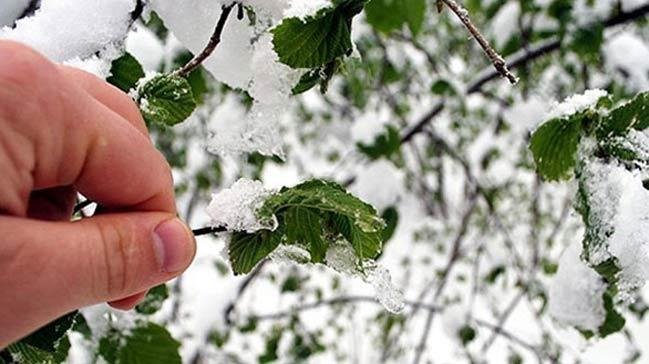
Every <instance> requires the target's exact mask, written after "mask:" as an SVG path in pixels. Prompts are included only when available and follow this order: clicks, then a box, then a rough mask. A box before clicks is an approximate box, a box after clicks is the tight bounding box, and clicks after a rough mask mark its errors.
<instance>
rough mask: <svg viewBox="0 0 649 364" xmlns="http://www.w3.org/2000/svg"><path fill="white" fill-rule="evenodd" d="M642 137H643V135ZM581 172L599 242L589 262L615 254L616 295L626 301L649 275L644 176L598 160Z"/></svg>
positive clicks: (648, 219)
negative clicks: (616, 271)
mask: <svg viewBox="0 0 649 364" xmlns="http://www.w3.org/2000/svg"><path fill="white" fill-rule="evenodd" d="M638 134H642V133H639V132H638ZM642 135H643V134H642ZM637 138H638V137H636V139H637ZM642 138H644V139H641V140H644V141H646V136H644V135H643V136H642ZM646 147H647V145H644V148H645V150H646ZM584 176H585V178H586V186H587V192H588V196H589V202H590V208H591V209H590V216H589V217H590V222H589V224H590V225H591V226H594V227H597V230H596V231H595V236H596V240H597V241H598V242H599V243H598V244H596V245H594V246H593V247H592V248H591V254H590V257H589V263H590V264H591V265H597V264H599V263H602V262H604V261H606V260H607V259H609V258H611V257H614V258H617V264H618V266H619V267H620V268H621V272H620V273H619V277H618V278H619V281H618V288H619V289H620V295H619V297H618V298H619V299H620V300H622V301H629V300H630V299H631V298H632V293H633V292H634V290H636V289H637V288H639V287H642V285H644V283H645V282H646V281H647V280H648V279H649V238H647V234H646V232H647V231H648V229H649V191H647V190H646V189H645V188H644V187H643V184H642V182H643V178H644V177H643V176H642V175H641V174H639V173H638V172H631V171H628V170H627V169H626V168H625V167H624V166H621V165H616V164H604V163H602V162H590V163H588V165H587V167H586V168H585V170H584Z"/></svg>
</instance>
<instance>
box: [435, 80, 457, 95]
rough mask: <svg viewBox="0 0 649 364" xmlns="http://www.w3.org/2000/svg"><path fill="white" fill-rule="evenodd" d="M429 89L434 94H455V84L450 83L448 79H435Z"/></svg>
mask: <svg viewBox="0 0 649 364" xmlns="http://www.w3.org/2000/svg"><path fill="white" fill-rule="evenodd" d="M430 91H431V92H432V93H433V94H435V95H440V96H455V95H457V90H456V89H455V86H453V84H451V83H450V82H449V81H447V80H444V79H440V80H437V81H435V83H433V85H432V86H431V87H430Z"/></svg>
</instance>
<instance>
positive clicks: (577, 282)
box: [548, 244, 606, 332]
mask: <svg viewBox="0 0 649 364" xmlns="http://www.w3.org/2000/svg"><path fill="white" fill-rule="evenodd" d="M579 250H580V249H579V245H578V244H573V245H571V246H569V247H568V249H566V251H564V252H563V254H562V255H561V259H559V270H558V271H557V274H556V275H555V276H554V277H553V278H552V282H551V283H550V291H549V303H548V304H549V306H548V308H549V312H550V315H551V316H552V317H553V318H554V319H555V320H557V321H558V322H559V323H561V324H563V325H570V326H575V327H577V328H579V329H581V330H584V331H592V332H597V330H598V328H599V327H600V326H601V325H602V323H603V322H604V320H605V317H606V311H605V309H604V301H603V295H604V292H605V291H606V283H604V281H603V280H602V278H601V277H600V276H599V275H598V274H597V273H596V272H595V271H593V270H592V269H590V268H589V267H588V266H587V265H586V264H584V262H582V261H581V260H580V259H579Z"/></svg>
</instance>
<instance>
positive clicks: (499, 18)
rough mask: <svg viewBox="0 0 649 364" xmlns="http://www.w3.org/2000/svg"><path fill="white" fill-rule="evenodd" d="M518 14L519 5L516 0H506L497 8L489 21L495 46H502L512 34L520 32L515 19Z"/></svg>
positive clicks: (519, 12) (519, 10) (519, 11)
mask: <svg viewBox="0 0 649 364" xmlns="http://www.w3.org/2000/svg"><path fill="white" fill-rule="evenodd" d="M520 14H521V6H520V3H519V2H517V1H512V2H507V3H506V4H505V5H504V6H503V7H501V8H500V10H498V13H496V15H495V16H494V18H493V20H492V21H491V34H492V36H493V38H494V44H495V46H496V48H502V47H504V46H505V45H507V42H508V41H509V40H510V39H511V37H512V36H514V35H515V34H518V33H519V32H520V29H519V25H518V21H517V20H518V18H519V17H520Z"/></svg>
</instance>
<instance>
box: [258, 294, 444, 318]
mask: <svg viewBox="0 0 649 364" xmlns="http://www.w3.org/2000/svg"><path fill="white" fill-rule="evenodd" d="M358 302H365V303H374V304H380V303H379V302H378V301H377V300H376V298H375V297H370V296H342V297H336V298H331V299H328V300H322V301H317V302H313V303H308V304H304V305H301V306H296V307H293V308H290V309H287V310H284V311H279V312H275V313H270V314H264V315H253V316H250V317H249V319H250V320H255V321H263V320H278V319H281V318H285V317H291V316H294V315H295V314H297V313H299V312H302V311H309V310H313V309H316V308H319V307H324V306H334V305H341V304H347V303H358ZM404 303H405V304H406V305H408V306H411V307H416V308H423V309H424V310H428V311H440V310H441V308H440V307H437V306H433V305H429V304H426V303H423V302H417V301H404Z"/></svg>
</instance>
